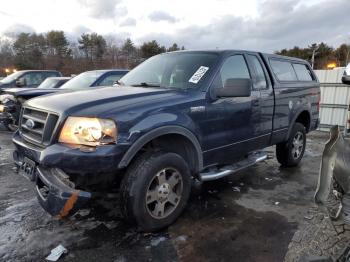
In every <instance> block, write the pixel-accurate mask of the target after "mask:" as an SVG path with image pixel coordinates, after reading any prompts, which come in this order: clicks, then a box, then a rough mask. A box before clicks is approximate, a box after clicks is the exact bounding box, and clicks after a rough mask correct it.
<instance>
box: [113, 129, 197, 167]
mask: <svg viewBox="0 0 350 262" xmlns="http://www.w3.org/2000/svg"><path fill="white" fill-rule="evenodd" d="M170 134H178V135H182V136H184V137H186V138H187V139H188V140H189V141H191V143H192V145H193V147H194V149H195V151H196V156H197V161H196V162H197V168H196V170H197V171H200V170H202V169H203V153H202V148H201V145H200V143H199V141H198V139H197V137H196V136H195V135H194V134H193V133H192V132H191V131H190V130H188V129H186V128H184V127H181V126H163V127H158V128H155V129H153V130H152V131H150V132H148V133H146V134H144V135H143V136H141V137H140V138H138V139H137V140H136V141H135V143H134V144H133V145H132V146H131V147H130V148H129V149H128V150H127V151H126V153H125V154H124V156H123V158H122V160H121V161H120V162H119V165H118V168H125V167H127V166H128V165H129V163H130V162H131V160H132V159H133V158H134V156H135V155H136V154H137V152H139V150H140V149H141V148H142V147H143V146H144V145H146V144H147V143H148V142H150V141H152V140H153V139H155V138H157V137H160V136H162V135H170Z"/></svg>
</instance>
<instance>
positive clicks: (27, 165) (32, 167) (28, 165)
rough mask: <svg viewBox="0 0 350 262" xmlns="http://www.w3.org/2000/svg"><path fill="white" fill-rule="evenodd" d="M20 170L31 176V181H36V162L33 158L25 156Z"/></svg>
mask: <svg viewBox="0 0 350 262" xmlns="http://www.w3.org/2000/svg"><path fill="white" fill-rule="evenodd" d="M20 171H21V173H22V174H23V175H24V176H25V177H27V178H29V179H30V180H31V181H35V176H36V174H35V173H36V164H35V162H34V161H33V160H31V159H29V158H27V157H25V158H24V159H23V164H22V166H21V169H20Z"/></svg>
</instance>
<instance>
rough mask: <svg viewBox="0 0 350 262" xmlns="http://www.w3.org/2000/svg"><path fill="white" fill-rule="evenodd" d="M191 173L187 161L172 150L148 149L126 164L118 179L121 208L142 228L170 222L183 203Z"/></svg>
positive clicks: (152, 228) (126, 215)
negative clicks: (167, 151)
mask: <svg viewBox="0 0 350 262" xmlns="http://www.w3.org/2000/svg"><path fill="white" fill-rule="evenodd" d="M190 191H191V175H190V171H189V168H188V165H187V163H186V161H185V160H184V159H183V158H182V157H181V156H179V155H178V154H175V153H165V152H148V153H144V154H142V155H141V156H139V157H138V159H137V160H136V161H134V162H133V164H132V165H131V166H130V167H129V168H128V170H127V172H126V174H125V177H124V178H123V181H122V183H121V209H122V212H123V215H124V217H125V219H126V220H127V221H128V222H134V223H136V224H137V226H138V229H139V230H141V231H156V230H159V229H161V228H164V227H166V226H169V225H170V224H172V223H173V222H174V221H175V220H176V219H177V218H178V216H179V215H180V214H181V212H182V211H183V209H184V208H185V206H186V203H187V200H188V198H189V195H190Z"/></svg>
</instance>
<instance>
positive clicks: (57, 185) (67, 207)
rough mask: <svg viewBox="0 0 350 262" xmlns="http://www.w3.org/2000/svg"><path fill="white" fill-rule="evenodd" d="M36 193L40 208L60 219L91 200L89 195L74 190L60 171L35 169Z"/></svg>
mask: <svg viewBox="0 0 350 262" xmlns="http://www.w3.org/2000/svg"><path fill="white" fill-rule="evenodd" d="M35 180H36V193H37V197H38V200H39V203H40V204H41V206H42V207H43V208H44V209H45V210H46V211H47V212H48V213H49V214H51V215H53V216H59V217H60V218H63V217H66V216H68V215H72V214H74V213H75V212H76V211H78V210H79V209H80V208H82V207H84V206H85V205H86V204H87V203H88V201H89V200H90V199H91V193H90V192H86V191H82V190H78V189H75V188H74V183H72V182H71V181H70V180H69V177H68V176H67V175H66V174H65V173H64V172H63V171H62V170H60V169H57V168H44V167H40V166H39V167H36V179H35Z"/></svg>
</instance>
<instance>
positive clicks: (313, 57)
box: [311, 44, 320, 69]
mask: <svg viewBox="0 0 350 262" xmlns="http://www.w3.org/2000/svg"><path fill="white" fill-rule="evenodd" d="M319 48H320V46H319V45H317V44H315V45H314V46H312V56H311V67H312V69H314V64H315V56H316V54H317V53H316V51H317V50H318V49H319Z"/></svg>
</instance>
